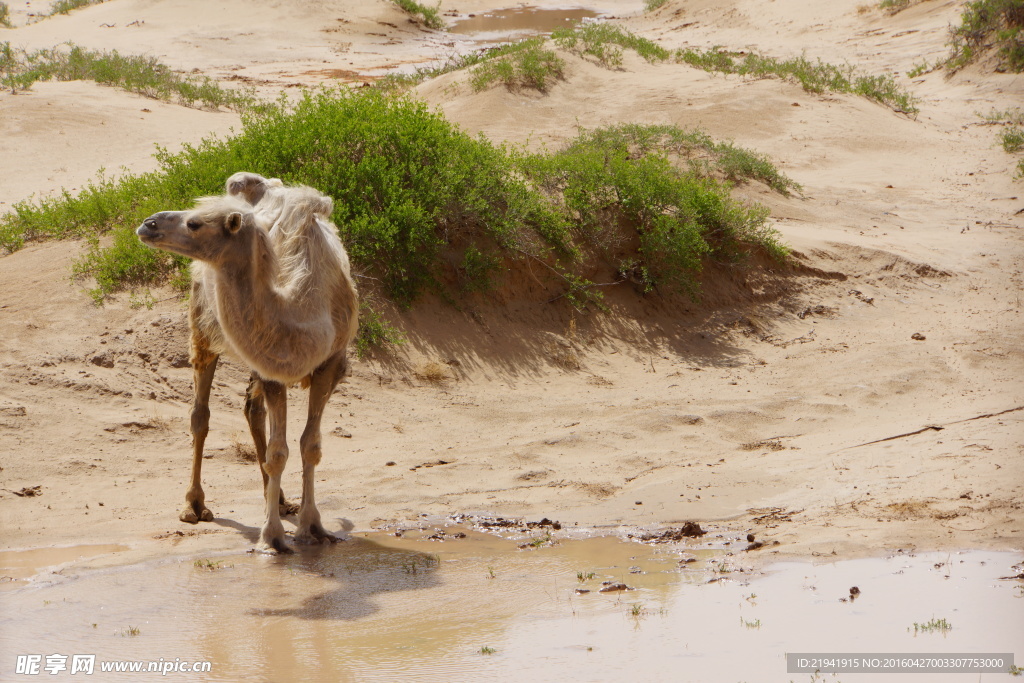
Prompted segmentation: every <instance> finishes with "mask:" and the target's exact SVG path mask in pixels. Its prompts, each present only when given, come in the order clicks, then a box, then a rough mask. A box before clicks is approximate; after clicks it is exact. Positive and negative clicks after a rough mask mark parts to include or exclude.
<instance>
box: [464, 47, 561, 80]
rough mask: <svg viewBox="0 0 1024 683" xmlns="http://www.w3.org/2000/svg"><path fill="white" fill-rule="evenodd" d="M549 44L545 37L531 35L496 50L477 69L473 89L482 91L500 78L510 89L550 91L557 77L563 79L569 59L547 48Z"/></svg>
mask: <svg viewBox="0 0 1024 683" xmlns="http://www.w3.org/2000/svg"><path fill="white" fill-rule="evenodd" d="M546 43H547V41H546V40H544V39H543V38H529V39H527V40H522V41H519V42H518V43H511V44H510V45H505V46H502V47H500V48H498V49H496V50H494V51H492V52H491V53H490V54H488V55H487V59H486V60H484V61H483V62H482V63H481V64H480V65H479V66H477V67H476V68H475V69H473V72H472V78H471V80H470V82H471V83H472V85H473V89H474V90H476V91H478V92H479V91H481V90H485V89H486V88H487V87H488V86H490V85H491V84H492V83H494V82H495V81H500V82H501V83H502V84H504V86H505V87H506V88H508V89H509V90H519V89H522V88H533V89H534V90H539V91H541V92H546V91H547V89H548V87H549V86H550V85H551V84H552V83H553V82H554V81H555V80H557V79H559V78H562V74H563V70H564V68H565V62H564V61H563V60H562V59H561V58H560V57H559V56H558V55H556V54H555V52H554V51H553V50H549V49H547V48H545V47H544V45H545V44H546Z"/></svg>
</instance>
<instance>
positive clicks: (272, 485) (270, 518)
mask: <svg viewBox="0 0 1024 683" xmlns="http://www.w3.org/2000/svg"><path fill="white" fill-rule="evenodd" d="M262 384H263V396H264V398H265V399H266V402H267V412H268V413H269V416H270V440H269V442H268V443H267V460H266V462H265V463H263V470H264V471H265V472H266V474H267V485H266V489H265V490H264V498H265V501H266V513H267V521H266V522H265V523H264V524H263V529H262V530H260V542H259V548H260V550H266V551H270V550H276V551H277V552H279V553H287V552H291V549H290V548H289V547H288V546H287V545H286V544H285V541H284V525H283V524H281V511H280V507H279V501H280V499H281V473H282V472H284V466H285V463H287V462H288V443H287V441H286V440H285V438H286V437H285V424H286V421H287V417H288V390H287V389H286V388H285V386H284V385H283V384H281V383H280V382H268V381H266V380H263V381H262Z"/></svg>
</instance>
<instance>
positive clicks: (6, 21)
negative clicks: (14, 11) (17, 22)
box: [0, 2, 13, 28]
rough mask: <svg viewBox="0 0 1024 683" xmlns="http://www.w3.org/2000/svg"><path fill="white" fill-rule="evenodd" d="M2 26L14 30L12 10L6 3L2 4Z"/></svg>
mask: <svg viewBox="0 0 1024 683" xmlns="http://www.w3.org/2000/svg"><path fill="white" fill-rule="evenodd" d="M0 26H4V27H6V28H13V26H12V25H11V10H10V8H9V7H8V6H7V3H6V2H0Z"/></svg>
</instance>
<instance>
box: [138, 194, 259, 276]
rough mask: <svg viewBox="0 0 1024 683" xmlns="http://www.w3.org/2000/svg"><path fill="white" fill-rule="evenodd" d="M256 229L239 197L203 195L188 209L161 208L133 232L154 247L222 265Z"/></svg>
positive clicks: (253, 220) (237, 251) (249, 213)
mask: <svg viewBox="0 0 1024 683" xmlns="http://www.w3.org/2000/svg"><path fill="white" fill-rule="evenodd" d="M256 229H257V226H256V220H255V217H254V216H253V213H252V207H251V206H250V205H248V204H246V203H245V202H244V201H243V200H242V199H240V198H234V197H206V198H204V199H200V200H199V202H198V203H197V205H196V207H195V208H194V209H192V210H190V211H161V212H160V213H155V214H153V215H152V216H150V217H149V218H147V219H146V220H144V221H143V222H142V225H140V226H139V227H138V229H136V231H135V234H136V235H138V236H139V239H140V240H142V242H143V243H144V244H146V245H148V246H150V247H153V248H155V249H162V250H164V251H170V252H172V253H175V254H181V255H182V256H187V257H189V258H193V259H198V260H200V261H206V262H208V263H212V264H214V265H223V264H224V263H225V262H226V261H227V260H229V259H230V258H231V255H232V254H236V253H239V251H240V250H239V245H240V244H243V243H245V242H247V241H249V239H248V238H249V237H251V235H252V234H253V231H254V230H256Z"/></svg>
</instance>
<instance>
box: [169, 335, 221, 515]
mask: <svg viewBox="0 0 1024 683" xmlns="http://www.w3.org/2000/svg"><path fill="white" fill-rule="evenodd" d="M219 358H220V356H218V355H217V354H215V353H213V352H211V351H210V350H209V348H208V347H207V346H206V345H205V344H204V343H202V340H197V339H193V348H192V372H193V382H194V385H195V386H194V389H195V396H193V398H192V482H191V483H190V484H189V487H188V491H187V492H186V493H185V507H183V508H182V509H181V514H180V515H178V519H180V520H181V521H183V522H188V523H189V524H196V523H197V522H212V521H213V513H212V512H210V510H209V508H207V507H206V496H205V494H204V493H203V483H202V478H201V475H202V469H203V445H204V444H205V443H206V435H207V434H208V433H209V431H210V386H211V385H212V384H213V373H214V372H215V371H216V370H217V360H218V359H219Z"/></svg>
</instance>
